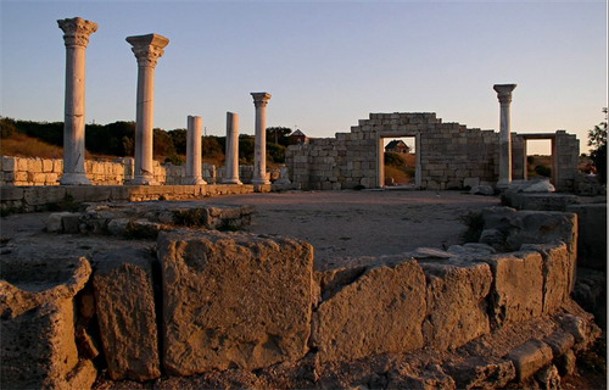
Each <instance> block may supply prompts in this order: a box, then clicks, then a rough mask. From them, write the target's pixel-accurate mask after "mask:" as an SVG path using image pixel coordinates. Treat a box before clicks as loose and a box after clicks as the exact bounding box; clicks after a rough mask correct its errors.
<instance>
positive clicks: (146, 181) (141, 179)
mask: <svg viewBox="0 0 609 390" xmlns="http://www.w3.org/2000/svg"><path fill="white" fill-rule="evenodd" d="M129 184H133V185H136V186H154V185H158V184H159V183H158V182H157V181H156V180H154V178H153V177H151V176H144V175H136V176H135V177H134V178H133V180H131V182H130V183H129Z"/></svg>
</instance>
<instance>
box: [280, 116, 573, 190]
mask: <svg viewBox="0 0 609 390" xmlns="http://www.w3.org/2000/svg"><path fill="white" fill-rule="evenodd" d="M405 136H413V137H415V138H416V148H415V149H416V156H417V166H418V168H417V173H416V178H415V182H416V185H417V186H418V187H419V188H422V189H430V190H443V189H461V188H464V187H467V186H469V185H470V184H471V183H480V182H488V183H491V184H494V183H495V182H496V181H497V177H498V171H499V167H498V159H499V157H498V144H499V134H498V133H495V132H494V131H492V130H480V129H470V128H467V127H466V126H464V125H460V124H458V123H442V120H441V119H440V118H437V117H436V114H434V113H393V114H381V113H379V114H370V117H369V119H363V120H360V121H359V124H358V125H357V126H354V127H352V128H351V132H350V133H337V134H336V137H335V138H323V139H311V140H310V142H309V143H308V144H303V145H293V146H290V147H288V151H287V154H286V165H287V166H288V168H289V170H290V176H291V178H292V181H293V182H294V183H296V184H297V185H300V186H301V188H303V189H316V190H319V189H352V188H356V187H358V186H363V187H366V188H375V187H382V186H383V185H384V177H383V176H384V172H383V170H382V169H381V167H382V158H383V152H384V150H383V143H382V139H383V138H399V137H405ZM548 137H552V138H553V139H554V142H555V153H554V158H555V160H556V161H557V170H556V171H557V172H560V175H559V176H558V177H557V178H558V180H557V182H556V184H555V185H556V187H557V189H558V190H559V191H568V190H571V189H573V185H574V179H575V175H576V173H577V158H578V155H579V146H578V144H577V142H578V141H577V139H576V138H575V136H573V135H569V134H566V133H565V132H564V131H558V132H557V133H556V134H554V135H548ZM512 139H513V144H514V149H513V154H515V158H514V161H516V163H515V164H514V166H513V171H514V178H522V176H523V175H524V168H525V166H523V162H524V161H525V157H526V156H524V157H522V153H523V151H524V150H525V141H524V140H523V139H521V138H519V137H518V135H517V134H512ZM518 153H520V155H519V154H518Z"/></svg>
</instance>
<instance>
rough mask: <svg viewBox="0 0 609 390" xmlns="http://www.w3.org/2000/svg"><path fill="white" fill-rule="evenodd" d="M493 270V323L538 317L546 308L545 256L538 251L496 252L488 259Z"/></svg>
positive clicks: (498, 323) (496, 325) (501, 324)
mask: <svg viewBox="0 0 609 390" xmlns="http://www.w3.org/2000/svg"><path fill="white" fill-rule="evenodd" d="M485 261H486V262H487V263H488V264H489V265H490V266H491V271H492V273H493V280H494V283H493V287H492V290H491V305H492V306H491V307H490V308H489V313H490V315H491V325H492V326H493V328H500V327H502V326H504V325H507V324H513V323H517V322H521V321H526V320H528V319H530V318H535V317H539V316H540V315H541V313H542V308H543V274H542V259H541V255H540V254H539V253H537V252H514V253H509V254H499V255H493V256H491V257H490V258H489V260H485Z"/></svg>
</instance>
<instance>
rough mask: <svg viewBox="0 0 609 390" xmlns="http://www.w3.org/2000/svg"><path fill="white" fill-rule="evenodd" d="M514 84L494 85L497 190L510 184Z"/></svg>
mask: <svg viewBox="0 0 609 390" xmlns="http://www.w3.org/2000/svg"><path fill="white" fill-rule="evenodd" d="M514 88H516V84H495V85H494V86H493V89H494V90H495V92H497V98H498V99H499V106H500V122H499V181H498V182H497V188H499V189H505V188H507V187H508V186H509V185H510V183H511V182H512V139H511V134H510V103H512V91H513V90H514Z"/></svg>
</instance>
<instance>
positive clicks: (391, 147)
mask: <svg viewBox="0 0 609 390" xmlns="http://www.w3.org/2000/svg"><path fill="white" fill-rule="evenodd" d="M385 152H393V153H404V154H407V153H408V152H410V147H409V146H408V145H406V144H405V143H404V141H401V140H399V139H394V140H393V141H391V142H389V143H388V144H387V146H385Z"/></svg>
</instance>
